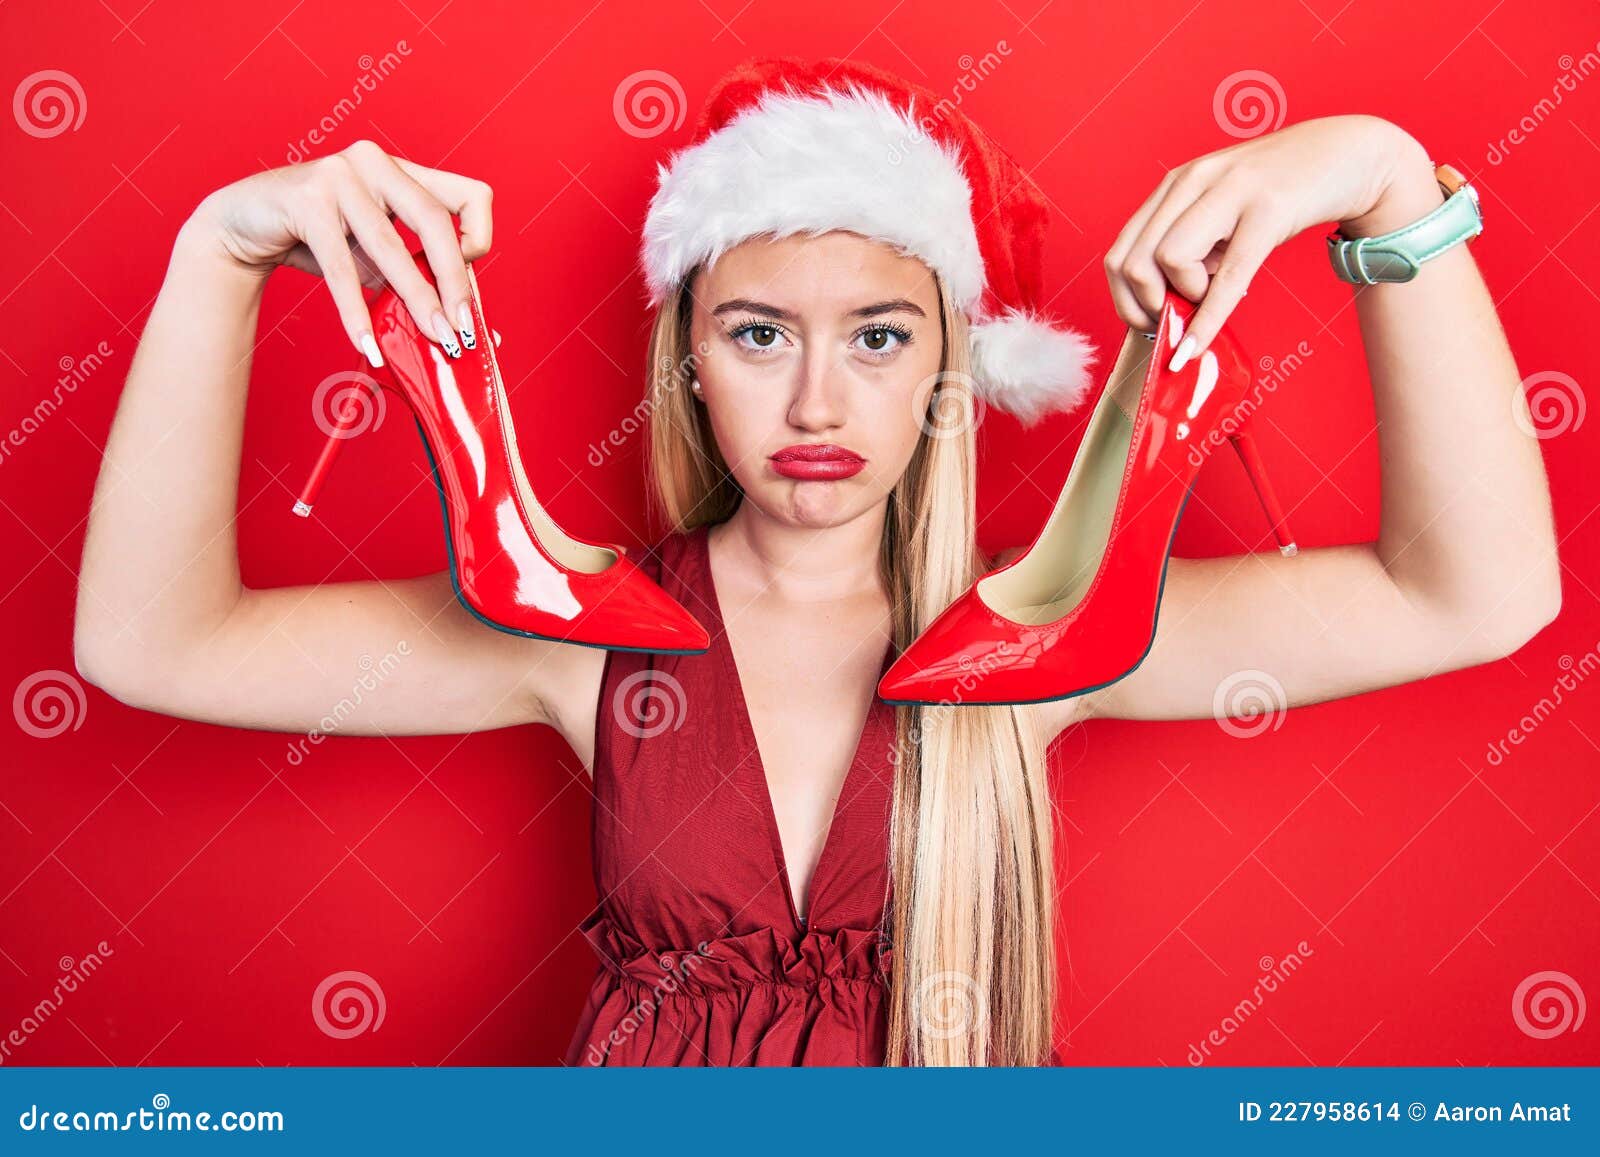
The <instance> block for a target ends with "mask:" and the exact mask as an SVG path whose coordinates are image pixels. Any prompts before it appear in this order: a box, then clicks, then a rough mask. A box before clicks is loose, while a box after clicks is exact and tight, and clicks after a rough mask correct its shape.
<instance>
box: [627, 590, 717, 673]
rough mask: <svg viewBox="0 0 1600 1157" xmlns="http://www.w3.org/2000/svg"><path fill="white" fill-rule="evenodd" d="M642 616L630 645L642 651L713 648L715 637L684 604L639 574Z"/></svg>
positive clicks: (698, 650)
mask: <svg viewBox="0 0 1600 1157" xmlns="http://www.w3.org/2000/svg"><path fill="white" fill-rule="evenodd" d="M633 577H634V581H635V586H636V589H637V592H638V595H639V598H638V602H639V614H638V615H637V617H636V621H635V623H634V629H633V631H632V632H631V635H632V640H631V641H630V642H628V643H627V644H626V645H627V646H629V647H631V648H632V649H634V650H638V651H661V652H684V653H695V654H697V653H699V652H701V651H707V650H710V648H711V635H710V633H709V632H708V631H707V630H706V629H705V627H704V625H702V624H701V622H700V620H699V619H697V618H695V617H694V616H693V615H692V614H690V613H689V612H688V610H687V609H686V608H685V607H684V606H683V604H682V603H680V602H678V600H676V599H674V598H673V597H672V596H671V595H669V594H667V592H666V591H664V590H662V589H661V588H660V587H659V586H657V585H656V584H655V583H653V582H651V581H650V580H649V579H647V578H645V577H644V576H643V575H635V576H633Z"/></svg>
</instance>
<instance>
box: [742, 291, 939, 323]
mask: <svg viewBox="0 0 1600 1157" xmlns="http://www.w3.org/2000/svg"><path fill="white" fill-rule="evenodd" d="M711 313H712V316H713V317H721V316H722V315H723V314H725V313H759V314H765V315H766V316H768V317H776V318H778V319H780V320H782V321H797V320H798V319H799V314H796V313H794V312H793V311H791V310H787V309H779V308H778V307H777V306H775V305H769V304H767V303H766V302H764V301H752V300H750V299H749V298H747V297H735V298H733V299H732V300H730V301H725V302H723V303H722V304H721V305H719V306H717V308H716V309H714V310H712V311H711ZM884 313H914V314H916V315H917V316H918V317H927V316H928V315H927V314H926V313H924V312H923V309H922V307H921V306H920V305H918V304H917V303H916V302H914V301H909V300H907V299H906V298H904V297H896V298H894V299H892V300H890V301H880V302H877V303H876V304H874V305H864V306H862V307H861V308H860V309H853V310H851V311H850V313H849V314H847V315H846V316H848V317H877V316H878V315H879V314H884Z"/></svg>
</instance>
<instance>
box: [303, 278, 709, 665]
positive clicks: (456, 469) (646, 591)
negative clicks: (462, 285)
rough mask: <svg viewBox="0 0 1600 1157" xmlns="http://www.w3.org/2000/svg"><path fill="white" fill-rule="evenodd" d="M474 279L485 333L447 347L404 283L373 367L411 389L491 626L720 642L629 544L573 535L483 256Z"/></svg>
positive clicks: (609, 637) (472, 593)
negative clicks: (556, 513)
mask: <svg viewBox="0 0 1600 1157" xmlns="http://www.w3.org/2000/svg"><path fill="white" fill-rule="evenodd" d="M412 260H413V261H415V262H416V265H417V269H418V271H419V272H420V273H421V274H422V275H423V277H424V278H426V279H427V281H428V284H430V285H435V284H436V282H435V280H434V277H433V271H432V269H431V268H430V267H429V265H428V262H427V259H426V258H425V257H424V256H423V255H422V254H420V253H417V254H413V255H412ZM467 285H468V290H469V297H470V298H471V302H470V305H471V309H472V316H473V325H472V330H473V332H474V333H475V334H477V335H479V340H478V341H476V342H475V343H474V344H473V345H472V346H469V347H467V348H465V349H460V348H457V349H456V350H455V351H454V352H453V353H451V354H450V355H449V356H448V357H447V356H445V353H444V352H443V351H441V350H440V348H439V345H438V343H437V342H435V341H434V340H433V338H431V337H429V336H428V335H426V334H424V333H422V332H421V331H419V330H418V328H417V325H416V322H415V321H413V320H412V317H411V311H410V310H409V309H407V308H406V305H405V302H403V301H402V300H401V299H400V298H399V297H398V296H397V295H396V294H395V293H394V291H393V290H392V289H386V290H384V291H383V292H382V293H380V294H379V295H378V296H377V298H376V299H374V301H373V302H372V305H371V313H372V323H373V333H374V336H375V337H376V339H377V342H378V346H379V349H380V350H381V352H382V355H383V365H382V366H380V367H377V368H375V369H373V370H372V371H371V375H372V378H373V380H375V381H376V382H377V384H378V385H380V386H383V387H385V388H387V389H389V390H391V391H392V392H394V393H396V394H398V395H399V396H400V397H402V398H404V399H405V402H406V405H407V406H409V407H410V409H411V413H412V416H413V417H414V418H415V419H416V421H417V431H418V433H419V434H421V436H422V446H423V450H424V452H425V453H426V454H427V456H428V465H429V467H430V469H431V470H432V473H433V482H434V487H435V488H436V489H437V490H438V492H439V505H440V508H441V509H442V511H443V515H444V541H445V552H446V555H447V556H448V558H449V563H450V583H451V586H452V587H453V588H454V590H455V595H456V598H457V600H458V601H459V602H460V603H461V605H462V606H463V607H465V608H466V609H467V610H468V611H470V612H471V613H472V615H473V616H474V617H475V618H476V619H478V621H480V622H482V623H483V624H485V625H486V626H490V627H493V628H495V629H496V630H499V631H505V632H507V633H508V634H512V635H522V636H524V637H526V638H533V639H548V640H551V641H554V642H563V643H579V644H581V645H583V646H587V647H602V648H606V649H608V650H620V651H656V652H661V653H666V654H699V653H701V652H703V651H706V650H708V649H709V648H710V646H711V636H710V635H709V634H707V632H706V629H705V627H703V626H701V624H700V623H699V621H698V620H697V619H695V617H694V616H693V615H691V614H690V613H689V612H688V611H687V610H685V609H684V608H683V607H682V606H681V605H680V604H679V603H678V602H677V601H676V600H675V599H673V598H672V596H671V595H669V594H667V592H666V591H664V590H662V589H661V587H659V586H657V585H656V584H655V583H654V582H652V581H651V580H650V578H649V576H647V575H646V574H645V573H644V572H643V571H642V570H640V569H639V567H638V565H637V564H636V563H634V562H633V561H632V560H631V559H630V558H628V556H627V554H626V552H625V548H623V547H621V546H619V545H616V544H614V543H605V542H589V541H587V540H585V539H581V538H576V537H574V536H572V535H570V534H568V533H567V532H566V531H564V530H562V529H561V527H560V526H558V525H557V524H556V522H555V520H554V519H552V518H551V517H550V515H549V514H547V513H546V512H545V509H544V507H543V506H541V505H540V504H539V500H538V498H537V497H535V495H534V493H533V487H532V486H531V485H529V483H528V477H527V474H526V473H525V472H524V471H523V468H522V459H521V457H520V456H519V454H518V451H517V433H516V428H515V426H514V425H513V423H512V419H511V407H510V403H509V402H508V401H507V398H506V391H505V383H504V380H503V378H502V377H501V374H500V363H499V359H498V356H497V354H496V352H495V349H496V347H497V346H498V345H499V344H500V340H499V334H498V333H496V332H495V331H494V330H493V329H491V328H490V327H489V325H488V324H487V323H486V322H485V321H484V318H483V303H482V300H481V299H480V297H479V294H478V280H477V275H476V274H475V273H474V271H473V268H472V265H471V263H468V265H467ZM491 337H492V339H493V340H489V339H490V338H491ZM355 400H356V396H355V395H351V396H349V397H347V398H346V400H345V405H344V406H343V407H342V408H341V409H340V412H339V416H338V418H337V419H336V423H335V429H334V431H333V433H332V435H331V436H330V437H329V439H328V442H327V444H326V445H324V446H323V448H322V455H321V457H319V458H318V459H317V464H316V466H315V467H313V469H312V471H311V477H310V479H309V480H308V481H307V483H306V488H305V490H304V491H302V492H301V495H300V501H299V503H297V504H296V506H295V513H297V514H307V513H309V512H310V509H311V504H312V502H314V501H315V499H316V496H317V491H318V489H319V488H320V487H321V485H322V483H323V481H324V480H325V479H326V477H327V474H328V471H329V469H330V468H331V467H332V465H333V461H334V458H335V456H336V455H337V454H338V452H339V443H340V442H342V441H345V440H346V438H347V437H348V431H349V430H350V429H351V428H352V426H353V424H354V423H355V422H356V421H357V418H358V416H359V413H360V411H361V410H362V407H361V406H359V405H357V404H355ZM352 411H355V412H354V413H353V412H352Z"/></svg>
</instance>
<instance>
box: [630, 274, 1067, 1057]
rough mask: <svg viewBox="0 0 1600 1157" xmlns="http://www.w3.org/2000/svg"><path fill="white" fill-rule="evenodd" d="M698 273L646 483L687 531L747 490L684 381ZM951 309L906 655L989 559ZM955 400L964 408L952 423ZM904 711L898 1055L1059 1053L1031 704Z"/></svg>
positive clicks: (908, 598) (1046, 853)
mask: <svg viewBox="0 0 1600 1157" xmlns="http://www.w3.org/2000/svg"><path fill="white" fill-rule="evenodd" d="M693 280H694V274H693V273H691V274H690V275H689V277H688V278H687V279H685V281H684V283H683V284H682V286H681V287H680V290H679V292H677V293H674V294H669V295H668V296H667V298H666V299H665V300H664V301H663V303H662V305H661V306H660V308H659V309H658V311H657V313H656V316H655V320H654V323H653V328H652V332H651V338H650V375H649V387H648V389H649V393H648V397H647V400H648V410H649V415H650V418H649V423H650V442H649V463H650V466H649V473H650V477H651V483H652V495H651V498H652V502H653V505H654V507H655V510H656V512H657V513H658V515H659V516H660V517H661V518H662V520H664V521H665V522H666V523H667V524H668V525H670V526H671V527H672V528H673V529H674V530H677V531H688V530H691V529H694V528H695V527H698V526H700V525H703V524H715V523H718V522H722V521H724V520H726V519H727V518H728V517H729V516H731V515H732V514H733V512H734V510H735V509H737V507H738V505H739V502H740V501H741V499H742V497H743V492H742V490H741V488H740V487H739V485H738V483H737V482H736V481H735V480H734V478H733V475H732V473H731V471H729V469H728V465H727V463H726V461H725V460H724V459H723V457H722V454H721V452H720V450H719V449H718V447H717V444H716V439H715V438H714V437H713V435H712V431H711V426H710V421H709V419H708V418H707V415H706V412H705V409H704V407H702V406H699V405H697V404H696V403H695V400H694V398H693V396H692V394H691V391H690V390H688V389H686V388H685V386H686V385H687V383H688V382H689V380H690V379H691V378H692V377H693V376H694V367H695V365H696V364H697V362H698V360H699V358H698V357H697V356H695V355H693V354H691V352H690V348H689V347H690V319H691V311H692V301H691V298H690V287H691V285H692V283H693ZM939 313H940V318H941V321H942V323H943V331H944V354H943V360H942V372H941V374H940V377H939V379H938V383H939V384H938V385H937V386H936V388H935V391H934V394H933V397H932V400H931V402H930V403H929V416H928V418H927V420H925V421H924V424H923V425H924V430H925V431H926V432H925V434H924V437H923V438H922V439H921V440H920V442H919V443H918V445H917V448H916V450H915V452H914V453H913V455H912V458H911V462H910V464H909V466H908V467H907V469H906V472H905V474H904V475H903V476H902V477H901V478H900V480H899V481H898V482H897V483H896V485H895V486H894V488H893V490H892V491H891V493H890V506H889V511H888V516H887V517H886V519H885V526H884V534H883V542H882V549H881V551H880V566H881V569H882V574H883V577H884V582H885V587H886V589H887V590H888V592H889V596H890V600H891V605H892V608H893V611H892V613H893V621H894V626H893V631H894V648H895V651H896V653H897V654H898V653H899V651H901V650H903V649H904V648H905V647H906V646H907V645H908V644H909V643H910V642H911V640H912V639H913V638H914V637H915V636H916V635H917V634H918V633H919V632H920V631H921V630H923V628H925V627H926V626H927V625H928V623H929V622H931V621H932V620H933V618H934V617H935V616H936V615H937V614H938V613H939V612H940V611H941V610H943V609H944V608H945V607H946V606H948V605H949V604H950V603H951V602H953V601H954V600H955V599H956V598H957V597H958V596H959V595H961V594H962V592H964V591H965V590H966V589H967V587H968V586H970V585H971V583H972V582H973V581H974V580H975V579H976V578H977V577H978V576H979V575H981V574H982V573H983V572H984V571H985V570H986V569H988V567H987V565H986V563H985V560H984V559H983V558H981V557H980V555H979V552H978V550H977V547H976V544H975V539H974V514H973V509H974V475H975V470H976V436H975V426H976V423H975V422H973V421H972V420H971V415H972V414H973V407H974V405H976V402H975V400H974V398H973V397H972V394H971V391H970V386H969V382H970V378H969V377H968V374H969V369H970V366H969V358H968V353H967V350H968V345H967V322H966V319H965V317H963V316H962V315H961V313H960V312H959V311H958V310H956V309H955V308H954V307H952V305H951V303H950V298H949V294H948V291H947V289H946V287H945V284H944V282H943V280H942V279H939ZM952 410H953V411H954V412H956V413H957V414H959V415H965V418H958V420H957V421H956V422H955V423H954V424H953V425H947V424H946V423H945V422H944V421H943V417H944V416H945V415H947V414H949V413H951V412H952ZM979 677H981V673H980V675H979ZM895 714H896V726H895V731H896V739H895V750H894V752H893V754H892V759H893V763H894V766H895V775H894V788H893V801H894V802H893V818H892V822H891V832H890V879H891V887H892V891H893V902H892V904H891V905H889V906H888V911H886V913H885V916H886V921H887V923H888V925H889V926H888V928H886V929H885V931H887V932H888V933H889V934H890V936H891V939H892V943H893V945H894V952H893V968H892V974H891V980H890V999H889V1008H890V1014H889V1030H888V1050H887V1063H888V1064H890V1065H895V1064H899V1063H901V1062H902V1061H903V1062H904V1063H907V1064H913V1065H995V1064H1000V1065H1034V1064H1043V1063H1047V1062H1048V1059H1049V1054H1050V1042H1051V1029H1052V1008H1053V1000H1054V989H1055V975H1056V969H1055V942H1054V919H1053V916H1054V907H1055V906H1054V897H1055V885H1054V868H1053V863H1052V820H1051V806H1050V797H1049V785H1048V783H1047V782H1046V764H1045V752H1044V745H1043V743H1042V741H1041V738H1040V736H1039V734H1038V728H1037V725H1036V719H1035V713H1034V712H1032V711H1030V710H1029V709H1028V708H1025V707H1021V708H1019V707H991V706H978V705H972V706H960V705H949V704H946V705H941V706H936V707H910V706H900V707H897V708H896V709H895Z"/></svg>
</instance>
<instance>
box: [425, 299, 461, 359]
mask: <svg viewBox="0 0 1600 1157" xmlns="http://www.w3.org/2000/svg"><path fill="white" fill-rule="evenodd" d="M431 320H432V322H433V336H434V337H435V338H437V339H438V341H439V344H440V345H442V346H444V352H445V353H447V354H449V355H450V356H451V357H453V358H458V357H460V356H461V347H460V346H459V345H458V344H456V331H455V330H453V329H451V328H450V323H449V321H447V320H446V319H445V316H444V314H442V313H440V312H439V311H438V310H435V311H434V314H433V317H432V319H431Z"/></svg>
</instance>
